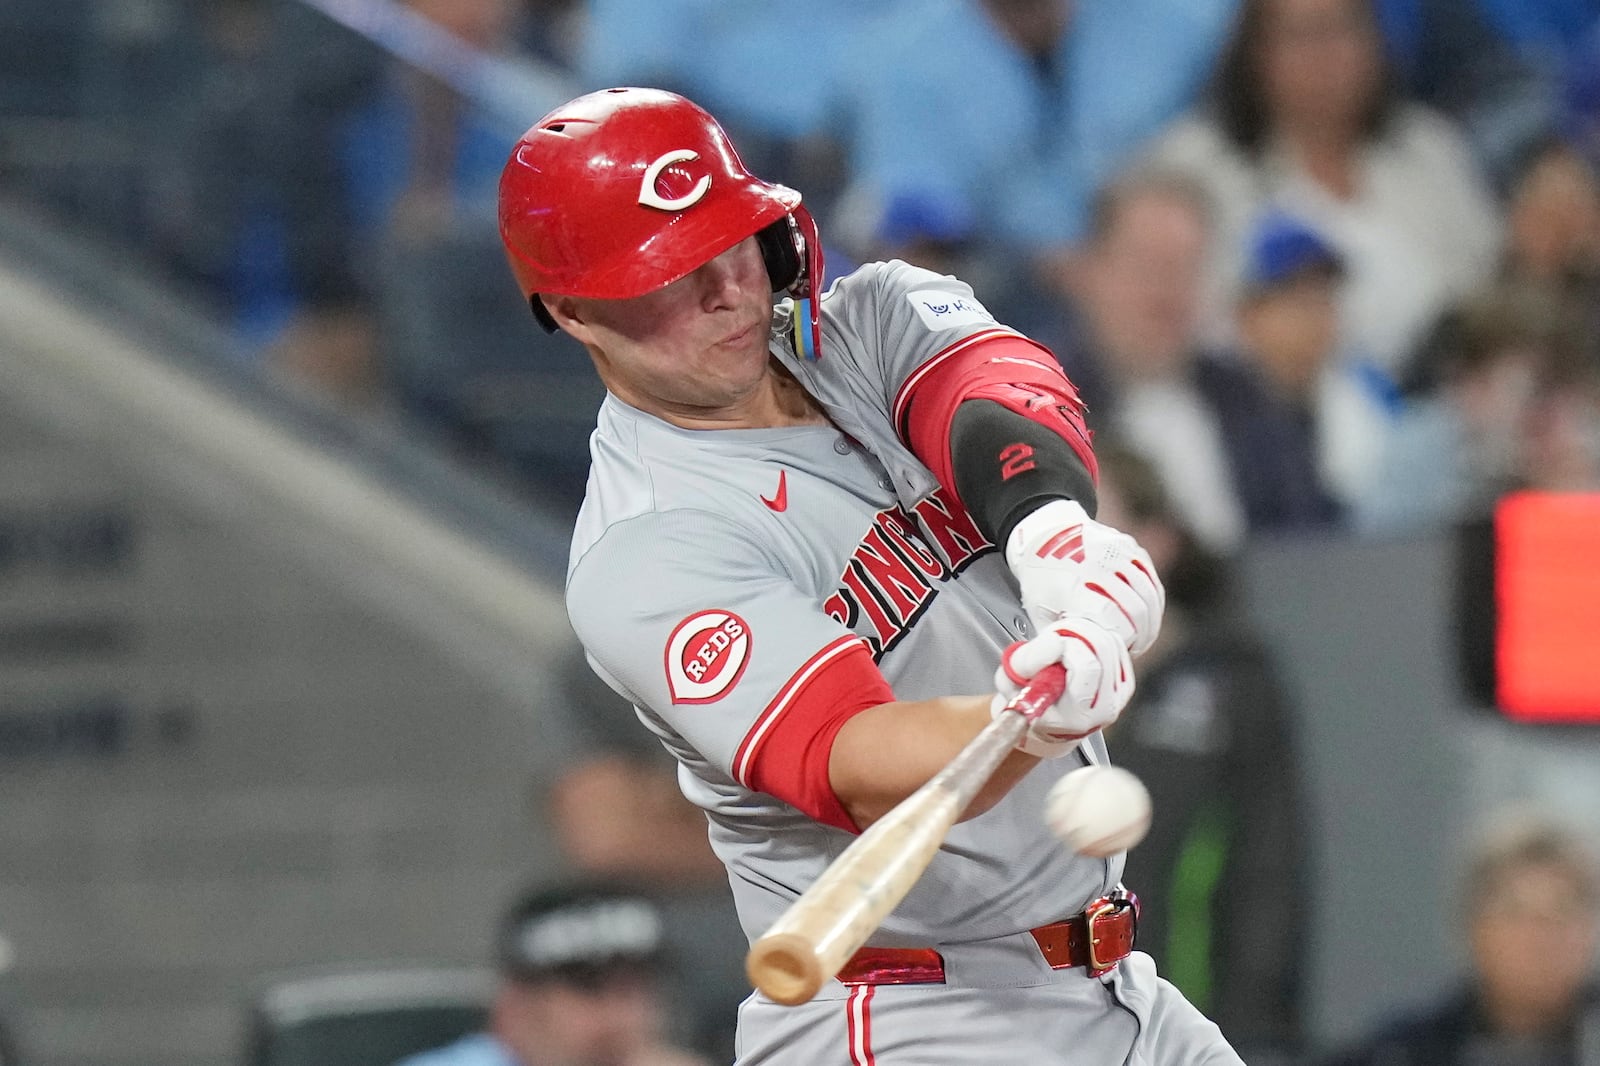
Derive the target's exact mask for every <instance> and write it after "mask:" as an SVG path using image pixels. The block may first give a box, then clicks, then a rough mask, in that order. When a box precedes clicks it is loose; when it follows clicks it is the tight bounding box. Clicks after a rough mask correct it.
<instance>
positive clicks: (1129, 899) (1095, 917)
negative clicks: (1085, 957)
mask: <svg viewBox="0 0 1600 1066" xmlns="http://www.w3.org/2000/svg"><path fill="white" fill-rule="evenodd" d="M1125 910H1131V911H1133V920H1134V929H1135V930H1136V931H1137V929H1138V921H1139V911H1138V903H1137V902H1136V901H1135V900H1134V897H1133V894H1132V893H1131V892H1126V891H1124V890H1123V889H1120V888H1119V889H1117V890H1116V891H1114V892H1112V893H1111V894H1110V895H1106V896H1101V897H1100V898H1099V899H1097V900H1095V901H1094V902H1093V903H1090V904H1089V908H1088V910H1086V911H1084V912H1083V929H1084V934H1085V936H1086V939H1087V940H1088V942H1089V944H1088V952H1089V976H1090V977H1101V976H1103V975H1105V974H1108V973H1110V972H1111V971H1112V970H1114V969H1115V968H1116V965H1117V963H1119V962H1121V961H1122V960H1123V959H1125V958H1127V952H1123V953H1122V954H1121V955H1118V956H1117V957H1116V958H1114V959H1110V960H1107V959H1103V958H1101V957H1100V934H1099V931H1098V930H1097V929H1096V927H1095V926H1096V923H1097V922H1099V921H1100V919H1102V918H1107V917H1110V916H1112V915H1115V914H1121V913H1122V912H1123V911H1125ZM1129 946H1130V948H1131V946H1132V938H1131V937H1130V938H1129Z"/></svg>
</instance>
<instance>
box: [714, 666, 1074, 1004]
mask: <svg viewBox="0 0 1600 1066" xmlns="http://www.w3.org/2000/svg"><path fill="white" fill-rule="evenodd" d="M1066 681H1067V675H1066V671H1065V670H1064V669H1062V668H1061V667H1060V666H1059V665H1052V666H1048V667H1046V668H1045V669H1044V670H1042V671H1040V672H1039V674H1038V675H1037V676H1036V677H1034V678H1033V680H1031V681H1029V682H1028V684H1027V685H1025V686H1023V689H1022V691H1021V692H1019V693H1017V695H1016V696H1015V697H1014V698H1013V699H1012V700H1011V702H1010V703H1008V704H1006V707H1005V712H1004V713H1002V714H999V715H997V716H996V717H995V719H994V721H992V722H990V723H989V724H988V725H987V726H985V727H984V728H983V731H982V732H981V733H979V734H978V735H977V736H975V737H973V738H972V739H971V740H970V741H968V742H967V746H966V747H964V748H962V749H961V751H960V752H959V753H957V755H956V756H955V758H953V759H951V760H950V762H949V764H948V765H947V766H945V768H944V769H942V770H940V771H939V772H938V773H937V774H935V775H934V776H933V777H932V778H931V779H929V781H928V783H927V784H925V785H923V786H922V787H921V788H919V789H917V790H916V791H915V792H913V793H912V794H911V795H909V796H907V797H906V798H905V799H903V800H901V801H900V802H899V803H898V804H896V805H895V807H894V809H892V810H891V811H889V813H888V814H885V815H884V816H883V817H882V818H880V819H878V820H877V821H876V822H874V823H873V824H872V825H871V826H870V827H868V829H867V831H866V832H864V833H862V834H861V835H860V836H859V837H857V838H856V839H855V840H854V841H853V842H852V843H851V845H850V846H849V847H848V848H846V849H845V850H844V852H843V853H842V854H840V856H839V857H838V858H837V859H835V860H833V862H832V863H831V864H830V865H829V866H828V868H827V869H826V870H824V871H823V872H822V876H821V877H819V878H817V880H816V882H815V883H814V884H812V886H811V887H810V888H808V889H806V891H805V892H804V893H803V894H802V895H801V896H800V898H799V899H797V900H795V901H794V903H793V904H791V905H790V907H789V909H788V910H787V911H785V912H784V913H783V917H781V918H779V919H778V920H777V921H776V922H774V923H773V926H772V928H771V929H769V930H767V932H766V933H765V934H763V935H762V937H761V938H760V939H759V940H757V941H756V942H755V943H754V944H752V945H751V946H750V954H749V955H748V956H746V958H745V972H746V973H747V974H748V975H749V977H750V982H751V984H753V985H755V987H756V988H758V989H760V990H761V991H762V992H763V993H765V994H766V995H767V996H768V997H770V998H771V999H773V1000H776V1001H777V1002H779V1003H783V1004H785V1005H787V1006H791V1007H793V1006H797V1005H799V1004H801V1003H805V1002H806V1001H807V1000H809V999H810V998H811V997H812V996H814V995H816V994H817V990H818V989H819V988H821V987H822V983H823V982H824V981H827V980H829V979H830V978H832V977H833V976H834V975H835V974H837V973H838V972H839V968H840V967H841V966H843V965H844V964H845V961H846V960H847V959H849V958H850V956H851V955H853V954H855V952H856V949H857V948H859V947H860V946H861V945H862V944H864V943H866V941H867V937H869V936H871V935H872V933H873V930H875V929H877V928H878V926H879V925H880V924H882V922H883V920H884V919H885V918H886V917H888V916H889V912H890V911H892V910H894V908H895V906H896V905H898V904H899V902H900V901H901V900H902V899H904V898H905V895H906V893H907V892H909V891H911V886H912V885H914V884H916V882H917V878H919V877H921V876H922V871H923V870H925V869H927V868H928V863H930V862H932V861H933V856H934V854H935V853H936V852H937V851H938V850H939V845H941V844H942V843H944V837H945V834H946V833H948V832H949V831H950V827H951V826H953V825H955V823H956V819H957V818H959V817H961V812H962V811H964V810H966V809H967V805H968V804H970V803H971V802H972V797H973V796H975V795H977V793H978V790H979V789H981V788H982V787H983V786H984V783H985V782H986V781H988V780H989V778H990V777H991V776H992V775H993V774H994V772H995V769H996V768H997V767H998V766H999V765H1000V763H1001V762H1003V761H1004V760H1005V757H1006V756H1007V755H1008V754H1010V753H1011V751H1012V749H1014V748H1015V747H1016V746H1017V741H1018V740H1019V739H1020V738H1021V737H1022V732H1023V730H1025V729H1027V728H1028V723H1029V722H1031V721H1033V720H1034V719H1035V718H1038V717H1039V716H1040V715H1041V714H1043V713H1044V712H1045V711H1046V710H1047V709H1049V707H1050V705H1051V704H1053V703H1055V702H1056V700H1058V699H1060V698H1061V692H1062V690H1063V689H1064V688H1065V687H1066Z"/></svg>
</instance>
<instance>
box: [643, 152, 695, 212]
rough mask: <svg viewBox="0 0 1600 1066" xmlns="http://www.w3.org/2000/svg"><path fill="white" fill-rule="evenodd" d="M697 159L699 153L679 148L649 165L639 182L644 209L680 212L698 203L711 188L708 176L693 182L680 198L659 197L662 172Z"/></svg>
mask: <svg viewBox="0 0 1600 1066" xmlns="http://www.w3.org/2000/svg"><path fill="white" fill-rule="evenodd" d="M699 158H700V153H699V152H696V151H695V150H694V149H692V148H679V149H677V150H676V151H672V152H668V153H667V154H666V155H663V156H662V157H661V158H659V159H657V160H656V161H655V162H654V163H651V164H650V165H649V166H648V167H646V168H645V171H644V179H643V180H642V181H640V182H639V202H640V203H641V204H643V205H644V206H646V207H657V208H660V209H661V210H663V211H682V210H683V209H684V208H686V207H693V206H694V205H695V204H697V203H699V202H700V199H701V197H703V196H705V194H706V190H708V189H710V188H711V175H710V174H703V175H701V177H700V180H699V181H697V182H695V184H694V188H692V189H690V190H689V191H688V192H686V193H684V194H683V195H682V196H674V197H672V198H670V199H668V198H667V197H665V196H662V195H661V178H662V171H664V170H666V169H667V168H668V167H670V166H671V165H672V164H674V163H692V162H694V161H695V160H696V159H699ZM680 172H681V168H680Z"/></svg>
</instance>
